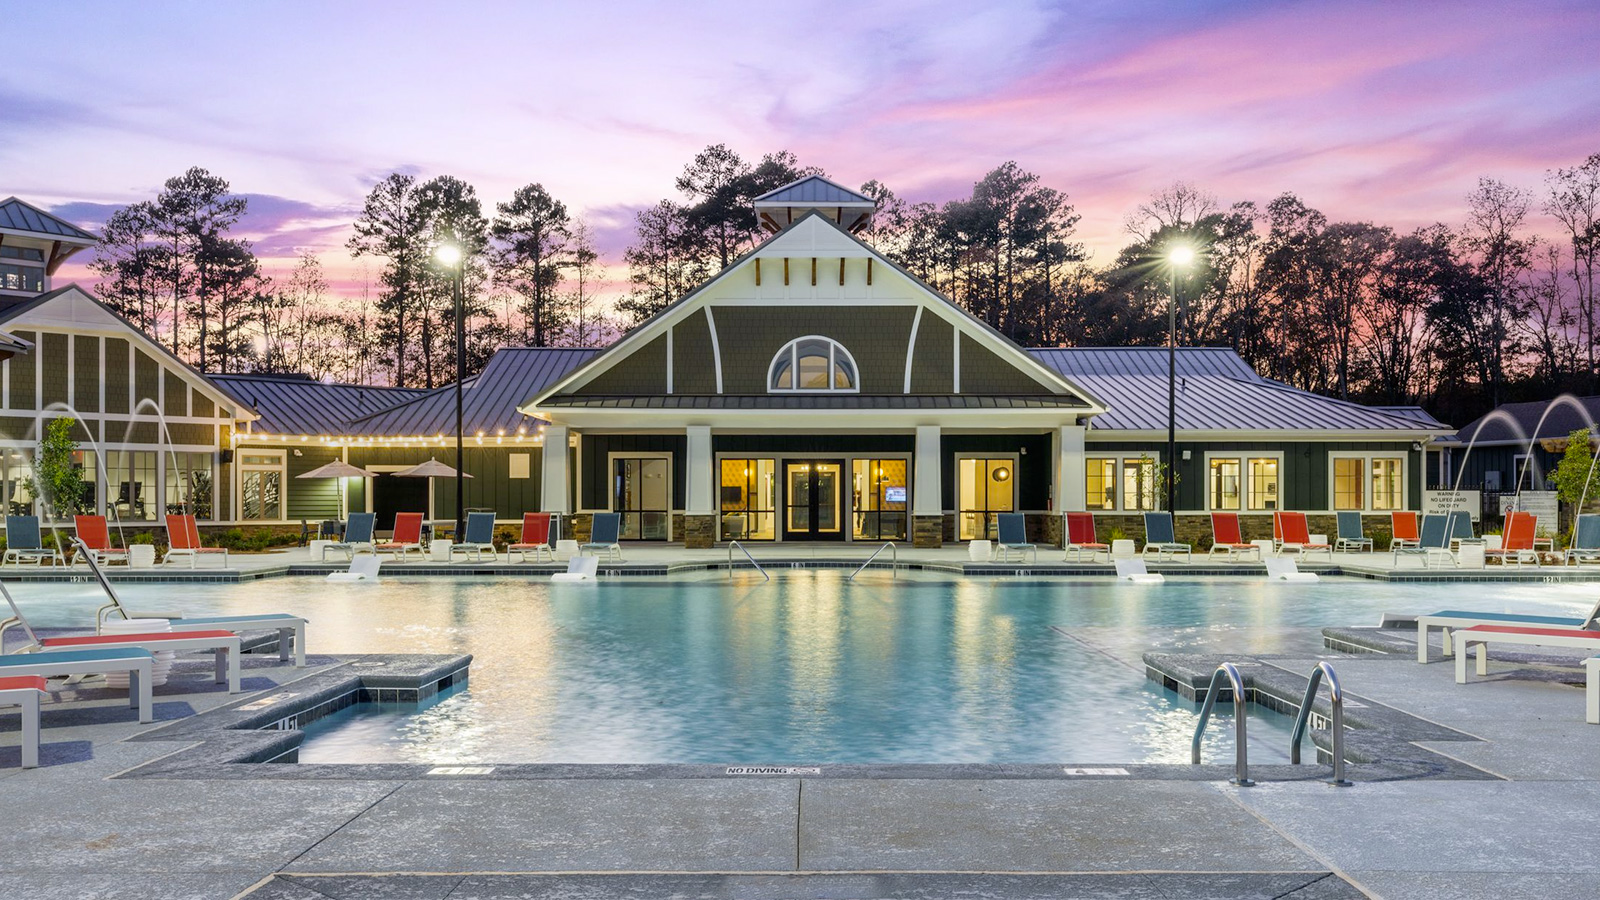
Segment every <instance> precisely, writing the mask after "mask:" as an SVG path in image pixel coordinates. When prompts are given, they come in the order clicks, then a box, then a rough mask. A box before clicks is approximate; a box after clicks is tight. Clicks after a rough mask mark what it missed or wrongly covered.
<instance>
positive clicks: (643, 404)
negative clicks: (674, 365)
mask: <svg viewBox="0 0 1600 900" xmlns="http://www.w3.org/2000/svg"><path fill="white" fill-rule="evenodd" d="M540 405H541V406H559V407H566V408H571V407H587V408H602V409H617V408H623V409H1063V408H1066V409H1074V408H1082V407H1083V406H1084V405H1085V404H1084V402H1083V401H1082V400H1080V399H1078V398H1077V397H1072V396H1068V395H1065V394H1041V395H1037V396H1027V397H986V396H983V397H980V396H970V397H968V396H947V395H925V394H820V393H819V394H672V395H669V396H664V397H662V396H656V397H633V396H620V395H619V396H604V395H602V396H596V395H593V394H583V395H575V394H567V395H563V396H558V397H551V398H549V399H548V400H545V401H544V402H542V403H541V404H540Z"/></svg>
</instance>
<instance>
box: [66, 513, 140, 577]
mask: <svg viewBox="0 0 1600 900" xmlns="http://www.w3.org/2000/svg"><path fill="white" fill-rule="evenodd" d="M72 522H73V526H74V528H73V530H75V531H76V532H77V533H78V540H79V541H81V542H83V546H84V547H86V548H88V550H87V552H88V553H90V554H93V556H94V561H95V562H97V563H100V564H101V565H105V564H106V563H108V562H110V561H112V560H115V559H120V560H122V561H123V562H127V561H128V551H127V549H126V548H124V547H113V546H111V529H110V528H109V527H107V525H106V517H105V516H73V517H72ZM72 564H73V565H77V564H78V556H77V555H76V554H75V555H73V557H72Z"/></svg>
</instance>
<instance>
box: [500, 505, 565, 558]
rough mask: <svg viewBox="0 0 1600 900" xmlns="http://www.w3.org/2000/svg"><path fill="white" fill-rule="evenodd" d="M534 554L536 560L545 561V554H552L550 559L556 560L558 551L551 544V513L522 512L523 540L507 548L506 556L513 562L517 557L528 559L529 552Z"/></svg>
mask: <svg viewBox="0 0 1600 900" xmlns="http://www.w3.org/2000/svg"><path fill="white" fill-rule="evenodd" d="M529 553H532V554H533V561H534V562H536V563H537V562H543V561H544V560H543V559H542V558H541V557H542V556H543V555H544V554H546V553H548V554H550V561H551V562H555V559H556V552H555V550H554V549H552V548H551V546H550V514H549V513H523V514H522V540H521V541H519V542H517V543H515V544H512V545H511V546H510V547H507V548H506V556H507V558H509V559H511V561H512V562H517V561H518V560H517V559H516V557H518V556H520V557H521V560H520V561H521V562H527V561H528V554H529Z"/></svg>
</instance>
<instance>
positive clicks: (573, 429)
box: [0, 176, 1453, 547]
mask: <svg viewBox="0 0 1600 900" xmlns="http://www.w3.org/2000/svg"><path fill="white" fill-rule="evenodd" d="M756 206H757V211H758V213H759V215H760V219H761V221H762V222H763V223H764V224H765V225H766V226H767V227H768V228H769V230H770V231H771V232H772V233H771V235H770V236H769V237H767V238H766V239H765V240H764V241H763V242H761V243H760V244H759V245H758V246H756V247H755V248H754V249H753V250H752V251H751V252H749V253H747V254H746V255H745V256H743V257H741V258H740V259H738V260H737V261H735V262H734V263H733V264H731V265H729V266H728V267H727V268H725V269H723V270H722V271H721V272H720V273H718V274H717V275H716V276H714V277H713V278H711V279H710V280H709V281H707V282H706V283H705V284H703V285H701V286H700V287H699V288H697V289H696V290H695V291H693V292H692V293H690V294H689V295H687V296H685V297H683V298H682V299H680V300H678V301H677V302H676V303H674V304H673V305H672V306H670V307H669V308H667V309H666V310H664V311H663V312H661V313H660V314H658V315H656V316H655V317H653V318H651V319H650V320H648V321H646V322H644V323H643V324H641V325H640V326H638V327H637V328H635V329H634V330H633V331H631V332H629V333H628V334H626V335H625V336H623V337H622V338H621V339H620V340H619V341H617V342H616V343H615V344H613V345H612V346H610V347H607V348H604V349H598V350H597V349H568V348H505V349H502V350H500V351H499V352H498V353H496V354H495V356H494V357H493V358H492V359H491V360H490V362H489V364H488V365H487V366H486V367H485V368H484V370H483V371H482V372H480V373H478V374H477V375H475V376H473V377H471V378H470V379H468V380H467V382H466V383H465V384H464V385H463V387H464V394H465V398H466V399H465V418H466V423H465V427H464V428H463V436H464V439H465V442H466V448H467V449H466V455H465V466H464V468H465V470H466V471H467V472H468V473H470V474H471V475H472V476H473V477H472V479H471V480H469V481H467V482H466V490H467V496H466V497H465V503H466V506H467V507H468V508H481V509H493V510H495V511H496V513H497V514H498V516H499V518H500V519H501V520H503V521H505V522H507V523H514V522H518V521H520V519H521V516H522V513H524V512H527V511H548V512H553V513H559V514H561V515H562V516H563V517H564V520H565V522H566V526H565V529H564V530H565V531H566V532H567V533H568V534H569V535H573V534H575V535H578V536H584V535H586V534H587V531H588V522H589V517H590V516H591V515H592V514H593V513H595V512H600V511H616V512H619V513H621V514H622V522H623V537H624V540H640V541H676V542H682V543H684V544H686V545H688V546H691V547H706V546H711V545H713V544H714V543H716V542H718V541H728V540H735V539H737V540H739V541H742V542H748V541H775V542H787V541H870V542H881V541H886V540H893V541H905V542H912V543H915V544H916V545H917V546H938V545H940V544H942V543H949V542H959V541H966V540H971V539H974V538H985V537H991V536H993V533H994V528H995V521H996V519H995V517H996V515H997V514H999V513H1003V512H1023V513H1026V514H1027V516H1028V523H1029V530H1030V537H1032V538H1034V539H1036V540H1039V541H1044V542H1058V541H1059V540H1060V531H1061V515H1060V514H1061V513H1062V512H1064V511H1077V510H1090V511H1092V512H1095V513H1096V514H1097V518H1099V519H1100V520H1101V521H1102V523H1103V525H1102V529H1103V530H1104V531H1109V529H1111V528H1120V529H1122V530H1123V531H1124V532H1125V533H1127V534H1128V535H1129V536H1132V537H1137V536H1139V535H1140V534H1141V533H1142V526H1141V524H1140V518H1139V514H1140V513H1141V512H1143V511H1146V510H1150V509H1155V508H1158V505H1159V503H1160V502H1161V501H1162V499H1163V498H1162V497H1161V496H1159V495H1160V493H1161V492H1160V491H1159V490H1158V489H1157V485H1156V477H1157V471H1158V466H1161V465H1165V464H1171V466H1172V467H1173V469H1174V471H1175V472H1176V473H1177V506H1178V510H1177V512H1178V516H1179V531H1180V536H1182V537H1185V538H1186V539H1194V540H1195V541H1196V543H1197V544H1203V543H1204V541H1203V540H1201V538H1202V536H1209V534H1210V529H1209V523H1208V520H1207V516H1206V514H1207V513H1209V512H1211V511H1218V510H1225V511H1237V512H1240V513H1241V514H1243V516H1244V521H1245V522H1246V530H1247V533H1248V534H1247V536H1250V537H1256V536H1262V535H1268V534H1270V531H1271V524H1270V513H1271V512H1272V511H1273V510H1275V509H1293V510H1301V511H1306V512H1309V513H1312V514H1313V515H1314V516H1317V515H1322V516H1327V517H1329V518H1330V524H1331V514H1332V513H1333V512H1335V511H1343V510H1355V511H1360V512H1363V513H1367V514H1370V515H1373V516H1375V517H1382V518H1383V520H1384V523H1385V525H1386V522H1387V514H1388V513H1389V512H1390V511H1392V510H1404V509H1413V510H1414V509H1418V508H1419V507H1420V505H1421V502H1422V487H1423V477H1424V464H1423V462H1424V454H1425V453H1426V452H1427V450H1428V449H1429V445H1430V444H1431V443H1432V442H1433V441H1434V440H1435V439H1437V438H1440V437H1442V436H1445V435H1448V434H1451V433H1453V429H1450V428H1448V427H1446V426H1444V425H1443V424H1441V423H1439V422H1437V421H1435V420H1433V419H1432V418H1431V417H1429V416H1427V414H1426V413H1423V412H1422V411H1421V410H1418V409H1413V408H1399V409H1397V408H1376V407H1367V406H1361V405H1358V404H1354V403H1348V402H1343V401H1339V400H1335V399H1331V398H1327V397H1323V396H1320V395H1316V394H1312V393H1308V392H1305V391H1301V390H1298V389H1295V388H1292V387H1289V386H1287V385H1284V384H1280V383H1278V382H1274V381H1271V380H1269V379H1266V378H1263V377H1261V376H1260V375H1259V374H1257V373H1256V372H1255V371H1254V370H1252V369H1251V367H1250V366H1249V365H1248V364H1247V363H1246V362H1245V361H1244V360H1243V359H1241V358H1240V357H1239V356H1238V355H1237V354H1235V353H1234V352H1233V351H1231V350H1228V349H1221V348H1181V349H1180V350H1179V351H1178V379H1177V398H1178V399H1177V429H1178V445H1177V455H1176V457H1175V458H1174V459H1171V460H1168V459H1167V458H1166V456H1167V449H1166V429H1167V386H1168V380H1167V356H1166V350H1165V349H1164V348H1146V347H1118V348H1044V349H1037V348H1035V349H1029V348H1023V347H1020V346H1018V345H1017V344H1015V343H1013V342H1011V341H1009V340H1008V339H1006V338H1005V337H1004V336H1002V335H1000V334H999V333H997V332H995V331H994V330H993V329H991V328H989V327H988V326H987V325H985V324H984V323H983V322H981V321H979V320H978V319H975V318H974V317H972V316H971V315H969V314H968V313H966V312H965V311H964V310H962V309H961V308H960V307H958V306H956V305H955V304H954V303H953V302H951V301H950V300H949V299H947V298H945V297H943V296H941V295H939V294H938V293H936V292H934V291H933V290H931V289H930V288H928V287H927V286H926V285H924V284H923V283H922V282H921V281H919V280H918V279H916V278H915V277H913V276H911V275H910V274H908V273H907V272H905V271H903V270H902V269H900V268H899V267H897V266H896V265H895V264H894V263H892V262H890V261H889V260H888V259H887V258H886V257H884V256H883V255H881V254H879V253H878V252H877V251H876V250H874V249H873V248H872V247H871V246H870V245H869V244H867V243H865V242H864V241H862V240H861V239H860V238H858V237H857V232H859V231H860V229H861V227H862V226H863V225H864V224H865V223H866V222H867V220H868V219H869V218H870V217H871V215H872V214H873V209H874V206H873V202H872V201H871V200H870V199H869V198H867V197H864V196H862V195H861V194H858V193H856V192H854V191H850V190H848V189H846V188H843V187H840V186H839V185H836V184H834V183H832V182H830V181H828V180H826V179H824V178H820V177H816V176H812V177H808V178H805V179H802V180H800V181H798V182H795V183H794V184H791V185H788V186H785V187H783V188H780V189H778V190H776V191H773V192H771V193H769V194H767V195H765V196H763V197H761V198H759V199H758V200H757V201H756ZM93 240H94V237H93V235H89V234H87V233H86V232H83V231H81V230H80V229H77V228H75V227H74V226H72V225H71V224H70V223H66V222H62V221H60V220H59V219H55V218H54V217H52V216H50V215H49V214H48V213H45V212H43V211H41V210H38V209H36V208H34V207H31V206H28V205H27V204H25V203H22V201H19V200H15V199H12V200H7V201H5V202H4V203H0V264H10V265H11V266H12V268H18V267H20V268H24V269H27V270H28V271H27V272H26V273H25V274H24V276H22V277H20V278H19V279H18V280H17V281H15V282H10V281H6V280H5V278H6V274H5V273H6V271H7V270H6V269H5V267H4V265H0V287H4V286H5V285H8V284H13V283H15V284H17V285H25V286H26V288H27V289H26V290H24V289H21V288H19V289H17V290H14V291H13V290H0V331H3V332H4V334H3V335H0V353H9V354H11V355H10V357H9V358H8V359H6V360H5V361H4V362H3V363H0V432H3V436H4V437H5V439H6V440H7V441H8V442H9V444H8V446H7V452H6V453H5V455H4V465H5V474H4V492H5V497H4V500H5V502H6V503H7V508H8V510H12V511H18V510H22V509H26V508H28V507H29V506H30V505H31V503H32V499H31V498H30V497H29V496H28V495H27V493H28V492H27V488H26V483H27V478H26V475H27V468H28V460H29V458H30V457H31V455H32V451H33V446H34V442H35V441H36V440H37V436H38V434H39V433H40V430H41V428H42V424H43V423H44V422H45V421H47V420H49V419H51V418H54V417H56V416H57V415H63V414H72V415H75V416H76V417H77V418H79V419H80V420H81V421H82V422H83V423H84V424H85V431H84V433H86V434H93V435H94V438H95V440H94V443H95V446H94V447H93V448H91V447H90V446H89V442H87V441H85V442H84V445H83V446H84V449H83V450H82V451H81V453H82V455H83V463H84V466H83V469H84V478H85V480H86V481H91V482H93V483H94V484H95V486H96V487H95V498H96V499H95V503H96V506H97V508H98V509H100V510H102V511H104V512H105V513H106V514H107V515H109V516H112V517H115V518H119V519H122V520H124V521H125V522H148V523H151V524H152V525H154V524H155V523H156V522H157V520H158V519H159V514H160V513H161V512H164V511H167V510H176V509H186V510H188V509H192V510H193V511H194V512H195V513H196V514H197V515H198V516H199V517H200V518H201V519H202V520H203V522H209V523H211V524H213V525H229V526H232V525H252V524H254V525H264V526H292V527H295V528H298V527H299V525H300V523H301V522H302V521H307V520H310V521H315V520H320V519H324V518H331V517H334V516H336V515H337V514H338V510H339V509H340V508H341V502H340V501H341V498H340V495H339V492H340V491H343V492H345V497H344V498H343V500H344V508H347V509H353V510H363V509H368V510H372V511H373V512H375V513H377V521H378V527H379V529H380V530H386V529H387V528H388V527H389V526H390V523H392V521H393V515H394V513H395V512H400V511H425V512H427V513H428V514H429V517H430V518H435V519H438V520H440V521H445V520H449V519H453V517H454V509H455V498H454V495H453V493H452V491H453V485H452V483H451V480H450V479H439V480H437V481H436V482H435V481H429V480H427V479H407V478H396V477H393V476H392V475H389V474H387V473H390V472H393V471H396V470H398V469H401V468H404V467H407V466H410V465H413V464H415V463H418V462H422V461H425V460H427V459H428V458H430V457H438V458H439V459H440V460H441V461H443V462H446V463H448V464H452V465H453V464H454V452H455V451H454V447H455V434H454V428H455V422H454V389H453V386H452V387H446V388H442V389H438V390H434V391H418V390H409V389H397V388H384V387H373V386H363V385H343V384H326V383H322V382H317V381H312V380H310V379H306V378H300V377H292V376H281V375H226V376H221V375H206V374H202V373H199V372H196V371H194V370H193V369H191V368H189V367H188V366H186V365H184V364H183V363H182V362H181V361H179V360H178V359H176V358H175V357H173V356H171V355H170V354H169V353H167V352H166V351H164V350H163V349H162V348H161V347H160V346H159V345H157V344H156V343H155V342H153V341H151V340H150V338H149V337H147V336H145V335H143V334H142V333H140V332H139V331H138V330H137V329H135V328H133V327H131V326H130V325H129V324H128V323H127V322H125V321H123V320H122V319H120V318H119V317H117V316H116V315H115V314H114V313H112V312H111V311H110V310H108V309H106V308H105V307H104V306H103V305H101V304H100V303H99V302H98V301H97V300H96V299H95V298H94V297H93V296H92V295H91V294H90V293H89V292H87V291H85V290H84V289H82V288H80V287H78V286H76V285H66V286H63V287H60V288H53V287H52V285H51V284H50V275H51V274H52V273H53V272H54V266H56V265H59V261H60V260H61V259H64V258H65V256H66V255H70V253H71V252H76V250H78V249H82V248H84V247H87V246H90V245H92V243H93ZM69 247H70V248H71V249H66V248H69ZM11 248H16V253H18V254H22V253H24V252H26V255H27V258H25V259H21V258H17V257H16V256H12V255H6V254H7V251H8V250H10V249H11ZM31 251H38V252H37V253H33V252H31ZM66 410H70V411H71V412H70V413H67V412H64V411H66ZM158 412H159V415H157V413H158ZM96 453H99V454H103V456H102V457H101V458H99V459H96V458H94V454H96ZM334 459H343V460H346V461H348V462H350V463H352V464H354V465H356V466H359V467H362V468H364V469H366V470H368V471H370V472H373V473H376V474H375V477H373V478H371V479H349V480H345V481H337V480H333V479H328V480H305V479H298V478H297V477H296V476H298V475H300V474H304V473H305V472H308V471H310V470H311V469H314V468H316V467H318V466H320V465H322V464H324V463H326V462H329V461H332V460H334Z"/></svg>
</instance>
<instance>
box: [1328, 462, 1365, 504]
mask: <svg viewBox="0 0 1600 900" xmlns="http://www.w3.org/2000/svg"><path fill="white" fill-rule="evenodd" d="M1366 463H1367V461H1366V460H1364V459H1360V458H1358V457H1340V458H1337V459H1335V460H1334V461H1333V508H1334V509H1336V510H1358V509H1366V508H1367V493H1366V487H1367V466H1366Z"/></svg>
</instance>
